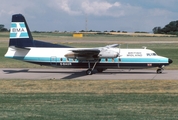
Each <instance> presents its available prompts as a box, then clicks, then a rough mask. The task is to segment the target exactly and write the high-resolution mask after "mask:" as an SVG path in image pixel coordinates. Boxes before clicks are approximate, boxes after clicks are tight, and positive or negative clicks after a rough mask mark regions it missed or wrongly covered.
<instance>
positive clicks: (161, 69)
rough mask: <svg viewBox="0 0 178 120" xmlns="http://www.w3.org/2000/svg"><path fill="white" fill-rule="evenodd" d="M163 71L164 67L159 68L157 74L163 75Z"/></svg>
mask: <svg viewBox="0 0 178 120" xmlns="http://www.w3.org/2000/svg"><path fill="white" fill-rule="evenodd" d="M163 70H164V66H161V67H159V68H158V69H157V70H156V72H157V73H158V74H161V73H163Z"/></svg>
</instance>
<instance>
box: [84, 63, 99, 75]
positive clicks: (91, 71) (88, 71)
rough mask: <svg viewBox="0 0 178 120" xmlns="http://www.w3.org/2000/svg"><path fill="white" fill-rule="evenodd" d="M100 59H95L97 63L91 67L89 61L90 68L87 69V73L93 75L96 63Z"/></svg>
mask: <svg viewBox="0 0 178 120" xmlns="http://www.w3.org/2000/svg"><path fill="white" fill-rule="evenodd" d="M98 61H99V60H97V61H95V64H94V65H93V67H92V68H91V67H90V61H88V70H87V71H86V74H87V75H92V74H93V70H94V69H95V66H96V64H97V63H98Z"/></svg>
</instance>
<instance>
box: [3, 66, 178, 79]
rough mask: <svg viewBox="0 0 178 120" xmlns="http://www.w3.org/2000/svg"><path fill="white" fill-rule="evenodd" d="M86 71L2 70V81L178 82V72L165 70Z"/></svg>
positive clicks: (57, 69) (55, 69) (56, 69)
mask: <svg viewBox="0 0 178 120" xmlns="http://www.w3.org/2000/svg"><path fill="white" fill-rule="evenodd" d="M85 71H86V70H85V69H59V68H54V69H52V68H51V69H28V68H27V69H22V68H0V79H11V80H12V79H27V80H41V79H43V80H44V79H46V80H52V79H66V80H67V79H78V80H178V75H177V73H178V70H164V71H163V73H162V74H157V73H156V70H153V69H151V70H150V69H146V70H145V69H144V70H142V69H138V70H131V71H130V70H122V69H114V70H113V69H111V70H110V69H109V70H106V71H104V72H103V73H97V72H95V73H94V74H93V75H86V74H85Z"/></svg>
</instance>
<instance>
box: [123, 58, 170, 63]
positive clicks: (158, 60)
mask: <svg viewBox="0 0 178 120" xmlns="http://www.w3.org/2000/svg"><path fill="white" fill-rule="evenodd" d="M121 62H122V63H130V62H135V63H149V62H151V63H162V62H164V63H168V59H167V58H121Z"/></svg>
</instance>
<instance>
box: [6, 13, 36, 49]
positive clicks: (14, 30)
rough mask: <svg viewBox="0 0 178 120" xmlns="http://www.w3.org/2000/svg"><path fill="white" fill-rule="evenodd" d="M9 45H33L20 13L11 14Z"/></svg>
mask: <svg viewBox="0 0 178 120" xmlns="http://www.w3.org/2000/svg"><path fill="white" fill-rule="evenodd" d="M9 46H15V47H18V48H24V47H33V46H34V44H33V37H32V35H31V32H30V29H29V27H28V25H27V22H26V20H25V18H24V16H23V15H22V14H15V15H13V16H12V22H11V29H10V41H9Z"/></svg>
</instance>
